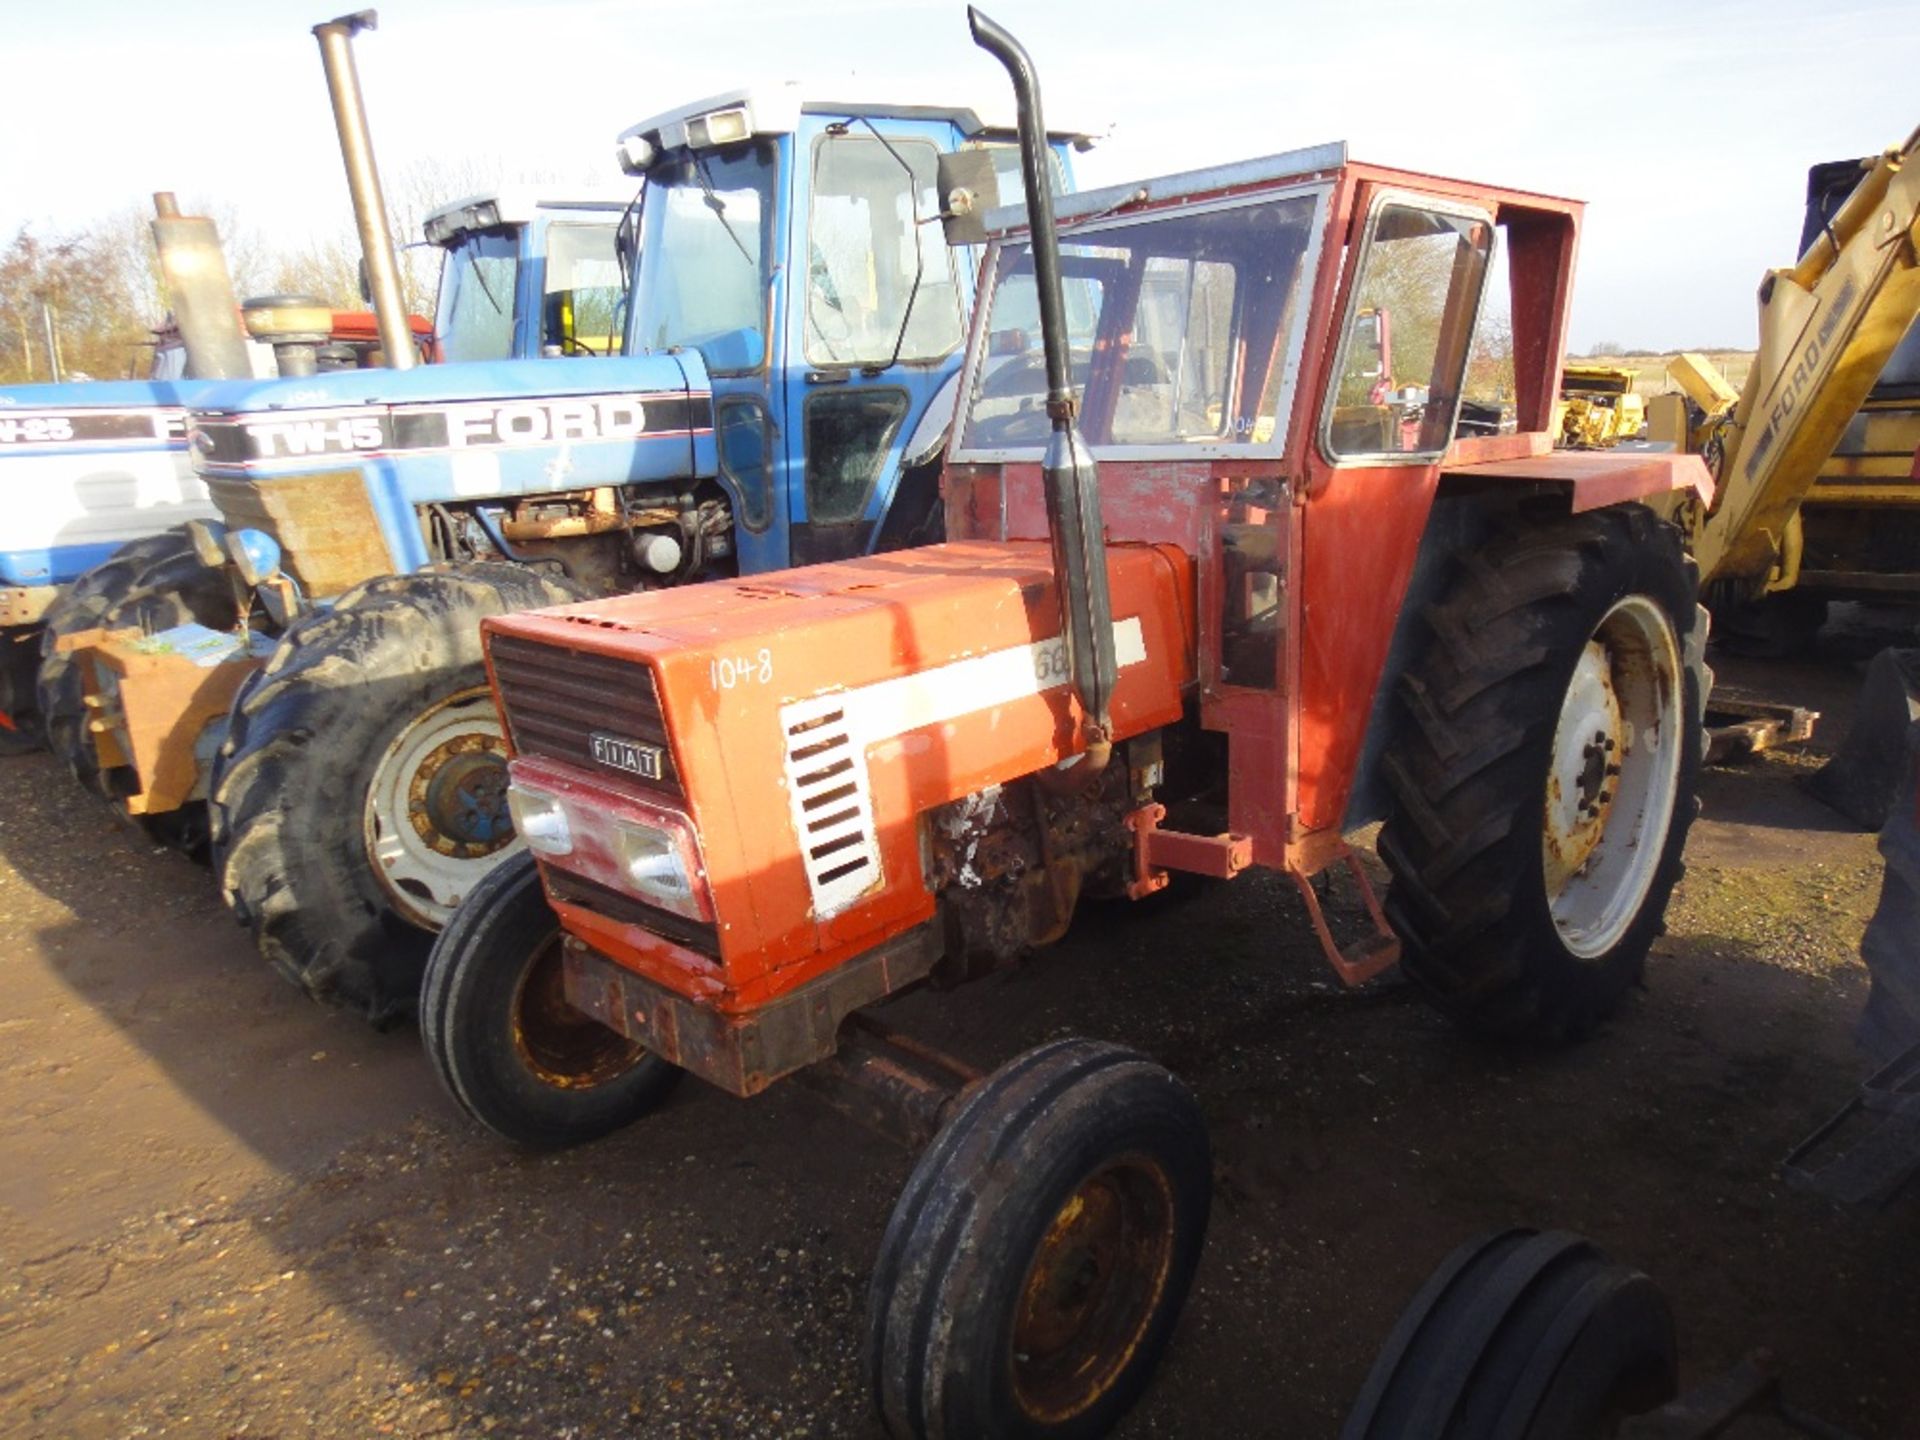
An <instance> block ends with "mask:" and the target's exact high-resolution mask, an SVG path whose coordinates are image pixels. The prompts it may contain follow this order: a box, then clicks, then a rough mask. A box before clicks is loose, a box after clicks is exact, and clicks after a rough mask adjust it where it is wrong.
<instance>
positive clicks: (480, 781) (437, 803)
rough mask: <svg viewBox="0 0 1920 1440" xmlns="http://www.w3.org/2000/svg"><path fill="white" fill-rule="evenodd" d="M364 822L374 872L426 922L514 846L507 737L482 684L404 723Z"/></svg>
mask: <svg viewBox="0 0 1920 1440" xmlns="http://www.w3.org/2000/svg"><path fill="white" fill-rule="evenodd" d="M363 828H364V831H365V837H366V846H367V857H368V861H369V863H370V864H371V865H372V867H373V872H374V874H375V875H377V876H378V877H379V879H380V883H381V885H382V887H383V888H384V889H385V890H386V892H387V895H388V896H389V898H390V899H391V900H392V902H393V904H394V907H395V909H396V910H397V911H398V912H399V913H400V915H401V916H402V917H403V918H404V919H406V920H407V921H409V922H410V923H412V924H414V925H418V926H419V927H420V928H421V929H423V930H438V929H439V928H440V927H441V926H443V925H445V924H446V923H447V920H448V919H449V918H450V917H451V916H452V914H453V911H454V908H455V907H456V906H458V905H459V903H460V901H461V899H462V898H463V897H464V896H465V895H466V894H467V892H468V891H470V890H471V889H472V888H473V887H474V885H475V884H477V883H478V882H479V880H480V877H481V876H483V875H485V874H486V873H487V871H488V870H490V869H492V868H493V866H494V865H495V864H497V863H498V862H499V861H501V860H502V859H504V858H506V856H507V855H508V854H509V853H510V852H511V851H512V849H513V848H514V846H515V845H516V844H517V843H518V842H517V837H516V836H515V835H514V832H513V819H512V816H511V815H510V814H509V813H508V810H507V762H506V745H505V742H504V740H502V738H501V735H500V721H499V717H498V715H497V714H496V712H495V711H494V708H493V700H492V697H491V696H490V695H489V693H488V691H487V690H486V688H485V687H484V686H476V687H474V688H472V689H469V690H463V691H461V692H459V693H458V694H455V695H451V696H449V697H447V698H446V699H445V700H442V701H440V702H438V703H437V704H434V705H432V706H430V707H428V709H426V710H425V711H424V712H422V713H421V714H419V715H416V716H415V717H414V718H413V719H412V720H410V721H408V722H407V723H406V724H405V725H403V726H401V728H400V732H399V733H398V734H397V735H395V736H394V738H393V741H392V743H391V744H389V745H388V747H387V750H386V753H385V754H384V755H383V756H382V757H381V759H380V762H379V764H378V765H377V766H376V767H375V769H374V774H373V780H372V783H370V784H369V785H368V786H367V793H366V801H365V812H364V827H363Z"/></svg>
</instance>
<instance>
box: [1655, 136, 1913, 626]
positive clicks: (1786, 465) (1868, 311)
mask: <svg viewBox="0 0 1920 1440" xmlns="http://www.w3.org/2000/svg"><path fill="white" fill-rule="evenodd" d="M1916 246H1920V131H1915V132H1914V134H1913V135H1912V136H1910V137H1908V139H1907V142H1906V144H1905V145H1903V146H1901V147H1899V148H1898V149H1895V150H1889V151H1887V152H1886V153H1885V154H1883V155H1882V156H1880V157H1879V159H1878V160H1876V161H1875V162H1874V163H1873V168H1872V169H1871V170H1870V171H1868V172H1867V173H1866V175H1865V176H1864V177H1863V178H1862V179H1861V181H1860V184H1859V186H1858V187H1857V188H1856V189H1855V190H1854V192H1853V194H1852V195H1851V196H1850V197H1849V198H1848V199H1847V202H1846V203H1845V204H1844V205H1843V206H1842V207H1841V208H1840V210H1839V212H1838V213H1837V214H1836V215H1835V216H1834V217H1833V220H1832V223H1831V224H1829V225H1828V226H1827V228H1826V230H1825V232H1824V233H1823V234H1821V235H1819V236H1818V237H1816V238H1815V240H1814V242H1813V244H1812V245H1811V246H1809V247H1808V249H1807V253H1806V254H1804V255H1802V256H1801V257H1800V263H1799V264H1797V265H1795V266H1794V267H1793V268H1792V269H1790V270H1775V271H1773V272H1771V273H1770V274H1769V275H1768V276H1767V278H1766V279H1765V280H1764V281H1763V282H1762V283H1761V286H1760V349H1759V352H1758V354H1756V355H1755V357H1754V362H1753V369H1752V371H1751V373H1750V374H1749V376H1748V378H1747V383H1746V385H1745V387H1744V388H1743V389H1742V390H1741V392H1740V400H1739V403H1738V404H1737V405H1735V406H1734V409H1733V414H1732V417H1731V419H1730V420H1729V421H1728V422H1727V424H1726V425H1725V426H1724V427H1723V428H1722V429H1721V430H1720V432H1719V433H1718V435H1717V436H1716V437H1715V440H1716V441H1717V444H1710V446H1709V450H1708V461H1709V463H1710V464H1712V465H1713V468H1714V470H1715V478H1716V480H1717V482H1718V485H1717V490H1716V493H1715V496H1714V503H1713V507H1712V509H1711V510H1710V511H1709V512H1707V513H1706V514H1705V515H1703V516H1700V517H1698V518H1697V519H1696V520H1695V523H1694V536H1693V549H1694V554H1695V556H1696V557H1697V558H1698V560H1699V562H1700V574H1701V578H1702V579H1703V580H1707V581H1714V580H1720V581H1730V582H1733V583H1734V584H1735V585H1736V586H1738V587H1739V588H1740V589H1741V590H1742V591H1744V592H1746V593H1747V594H1749V595H1757V594H1759V593H1761V592H1762V591H1763V590H1765V589H1767V588H1769V585H1768V581H1769V578H1770V577H1772V576H1774V575H1775V572H1776V571H1777V569H1778V568H1779V566H1780V564H1781V561H1782V558H1783V553H1784V551H1785V548H1786V543H1787V542H1786V536H1787V532H1788V527H1789V525H1790V524H1791V522H1792V520H1793V518H1794V515H1795V513H1796V512H1797V511H1798V509H1799V506H1800V502H1801V500H1802V499H1804V498H1805V496H1806V495H1807V493H1808V491H1809V490H1811V489H1812V487H1813V483H1814V480H1815V478H1816V477H1817V476H1818V475H1819V473H1820V467H1821V465H1822V464H1823V463H1824V462H1825V461H1826V459H1827V457H1828V456H1829V455H1830V454H1832V453H1833V449H1834V446H1835V445H1837V444H1838V443H1839V441H1840V437H1841V434H1842V432H1843V431H1844V430H1845V429H1846V427H1847V423H1848V422H1849V421H1850V420H1852V419H1853V417H1854V415H1855V414H1856V413H1857V412H1858V411H1859V409H1860V406H1861V404H1862V402H1864V401H1865V400H1866V398H1867V393H1868V392H1869V391H1870V390H1872V388H1873V385H1874V382H1875V380H1877V379H1878V378H1879V375H1880V372H1881V370H1882V369H1884V368H1885V366H1886V363H1887V359H1888V357H1889V356H1891V355H1892V354H1893V351H1894V347H1895V346H1897V345H1898V344H1899V343H1900V339H1901V337H1902V336H1903V335H1905V334H1906V332H1907V329H1908V327H1909V326H1910V325H1912V323H1913V321H1914V317H1915V316H1916V315H1920V262H1917V260H1916ZM1716 449H1717V451H1718V454H1717V455H1716V454H1715V453H1714V452H1715V450H1716Z"/></svg>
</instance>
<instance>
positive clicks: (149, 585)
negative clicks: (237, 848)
mask: <svg viewBox="0 0 1920 1440" xmlns="http://www.w3.org/2000/svg"><path fill="white" fill-rule="evenodd" d="M237 619H238V610H237V608H236V606H235V602H234V596H233V587H232V585H231V584H230V583H229V582H228V580H227V578H226V576H225V575H224V574H223V573H222V572H220V571H218V570H209V569H208V568H207V567H206V565H205V564H203V563H202V562H201V560H200V557H199V556H198V555H197V554H196V553H195V552H194V548H193V542H192V541H191V540H190V539H188V538H187V533H186V531H185V530H184V529H173V530H164V531H162V532H161V533H160V534H158V535H148V536H145V537H144V538H142V539H139V540H134V541H131V542H129V543H128V544H125V545H122V546H121V547H120V548H119V549H118V550H116V551H115V552H114V553H113V554H112V555H111V556H110V557H108V558H107V559H106V560H104V561H102V562H101V563H100V564H98V565H96V566H94V567H93V569H91V570H89V571H87V573H86V574H84V575H82V576H81V577H80V578H79V579H78V580H76V581H74V582H73V584H71V585H69V586H68V587H67V588H66V590H65V592H64V593H62V595H61V596H60V598H59V599H58V600H56V601H54V603H53V604H52V606H50V607H49V608H48V610H47V614H46V624H45V627H44V628H43V629H42V630H41V632H40V675H39V679H38V681H37V683H36V685H35V698H36V700H37V703H38V707H39V712H40V718H41V723H42V724H43V725H44V726H45V727H46V736H47V748H48V749H50V750H52V751H53V753H54V755H55V756H56V757H58V758H59V759H60V760H61V761H63V762H64V763H65V764H66V767H67V768H68V769H69V770H70V771H72V772H73V777H74V779H76V780H78V781H79V782H80V783H81V784H82V785H84V786H86V787H87V788H88V789H89V790H91V791H93V792H94V794H96V795H99V796H101V797H102V798H105V799H111V798H113V792H112V789H111V786H110V784H109V780H108V777H106V776H104V775H102V774H101V772H100V761H99V757H98V756H97V755H96V754H95V752H94V748H93V737H92V736H91V735H90V734H89V733H88V731H87V713H86V705H85V703H84V702H85V695H84V691H83V689H82V686H81V679H80V666H79V663H78V661H77V660H76V659H75V658H74V656H73V655H72V654H71V653H69V652H63V651H61V650H59V649H58V648H57V647H58V642H59V641H60V640H61V639H62V638H63V637H65V636H68V635H75V634H78V633H79V632H80V631H82V630H128V629H130V630H139V631H142V632H144V633H147V634H152V633H153V632H155V631H158V630H166V629H170V628H172V627H173V626H175V625H184V624H186V623H187V622H188V621H190V620H193V621H198V622H199V623H200V624H202V625H207V626H210V627H212V628H213V629H216V630H228V629H231V628H232V627H233V626H234V624H235V623H236V622H237ZM196 828H197V827H196Z"/></svg>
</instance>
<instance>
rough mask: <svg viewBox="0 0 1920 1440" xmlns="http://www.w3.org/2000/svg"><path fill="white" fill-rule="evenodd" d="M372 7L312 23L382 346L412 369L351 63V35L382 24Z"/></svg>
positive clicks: (396, 268) (391, 361)
mask: <svg viewBox="0 0 1920 1440" xmlns="http://www.w3.org/2000/svg"><path fill="white" fill-rule="evenodd" d="M379 23H380V17H379V16H378V15H377V14H376V13H375V12H374V11H372V10H356V11H355V12H354V13H353V14H351V15H342V16H341V17H340V18H339V19H338V20H329V21H328V22H327V23H326V24H324V25H316V26H314V27H313V34H314V38H315V39H316V40H318V41H319V42H320V63H321V65H322V66H323V67H324V68H325V69H326V72H327V95H328V98H330V99H331V100H332V101H333V122H334V125H335V126H336V127H337V128H338V129H339V131H340V158H341V160H343V161H344V162H345V163H346V167H347V190H348V193H349V194H351V195H352V197H353V218H354V223H355V224H356V225H357V226H358V227H359V230H360V253H361V254H362V255H364V256H365V257H366V261H367V280H368V288H369V289H370V290H371V291H372V292H373V314H374V319H375V320H376V321H377V322H378V324H379V327H380V348H381V349H382V350H383V351H385V352H386V357H387V364H388V365H389V366H390V367H391V368H393V369H395V370H408V369H411V368H412V367H413V364H414V362H415V360H416V359H417V358H418V357H417V356H416V355H415V354H414V351H413V336H412V334H411V332H410V331H409V330H408V327H407V309H406V303H405V302H404V301H403V300H402V299H401V297H400V261H399V257H398V256H397V255H395V253H394V249H393V231H392V230H391V229H389V228H388V226H387V202H386V198H385V196H384V195H383V194H382V193H381V190H380V171H379V169H378V168H377V167H376V166H375V165H374V163H373V139H372V136H371V135H370V134H369V133H368V130H367V107H366V105H365V104H364V103H363V102H362V100H361V98H360V72H359V70H358V69H356V68H355V66H354V63H353V37H354V36H355V35H357V34H359V33H360V31H362V30H372V29H375V28H377V27H378V25H379Z"/></svg>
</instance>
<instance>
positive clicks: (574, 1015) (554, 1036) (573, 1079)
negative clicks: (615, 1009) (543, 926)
mask: <svg viewBox="0 0 1920 1440" xmlns="http://www.w3.org/2000/svg"><path fill="white" fill-rule="evenodd" d="M513 1046H514V1049H515V1051H516V1052H518V1054H519V1056H520V1059H521V1062H522V1063H523V1064H525V1065H526V1066H527V1068H528V1069H530V1070H532V1071H533V1073H534V1074H535V1075H537V1076H539V1078H540V1079H541V1080H543V1081H545V1082H546V1083H547V1084H549V1085H552V1086H554V1087H555V1088H557V1089H561V1090H590V1089H592V1088H593V1087H594V1086H596V1085H604V1084H606V1083H607V1082H608V1081H610V1080H617V1079H618V1078H619V1077H620V1076H622V1075H624V1074H626V1073H627V1072H628V1071H629V1070H631V1069H632V1068H633V1067H634V1066H635V1065H638V1064H639V1063H640V1061H641V1060H642V1059H643V1058H644V1057H645V1055H646V1053H647V1052H646V1049H645V1047H644V1046H641V1045H637V1044H635V1043H634V1042H633V1041H631V1040H629V1039H627V1037H626V1036H624V1035H622V1034H620V1033H619V1032H618V1031H617V1030H609V1029H608V1028H607V1027H606V1026H605V1025H602V1024H601V1023H600V1022H599V1021H598V1020H595V1019H593V1018H591V1017H590V1016H588V1015H587V1014H586V1013H585V1012H584V1011H581V1010H578V1009H576V1008H575V1007H574V1006H572V1005H570V1004H568V1003H567V993H566V970H565V966H564V962H563V958H562V951H561V943H560V937H559V935H558V934H556V935H554V936H553V937H552V938H551V939H550V940H548V941H547V942H546V943H545V944H544V945H542V946H541V947H540V948H539V949H538V950H537V951H536V952H535V954H534V956H533V959H532V961H531V962H530V963H529V964H528V966H527V970H526V973H525V974H524V975H523V976H521V979H520V987H519V990H518V992H517V993H516V994H515V996H514V1002H513Z"/></svg>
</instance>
